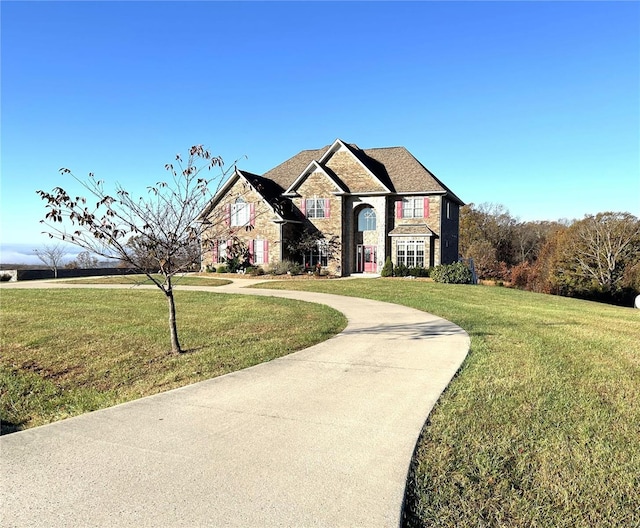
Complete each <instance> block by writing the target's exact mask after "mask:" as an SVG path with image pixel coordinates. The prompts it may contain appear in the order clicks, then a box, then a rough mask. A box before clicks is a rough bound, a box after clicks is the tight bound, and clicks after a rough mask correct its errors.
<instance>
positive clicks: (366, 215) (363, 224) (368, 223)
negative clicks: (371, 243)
mask: <svg viewBox="0 0 640 528" xmlns="http://www.w3.org/2000/svg"><path fill="white" fill-rule="evenodd" d="M375 230H376V211H375V209H374V208H373V207H365V208H364V209H362V210H361V211H360V212H359V213H358V231H375Z"/></svg>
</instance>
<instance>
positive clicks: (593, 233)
mask: <svg viewBox="0 0 640 528" xmlns="http://www.w3.org/2000/svg"><path fill="white" fill-rule="evenodd" d="M570 231H571V235H572V240H571V245H570V246H569V247H567V248H565V250H566V252H567V254H568V258H570V259H574V261H575V262H576V263H577V273H578V274H581V275H582V276H583V277H584V278H585V279H590V280H593V281H595V283H596V284H598V285H599V286H600V287H601V288H603V289H604V290H605V291H615V290H617V289H619V288H620V284H621V283H622V281H623V278H624V272H625V268H626V267H627V266H629V267H631V266H632V265H634V264H635V263H637V262H638V260H639V259H640V221H639V220H638V219H637V218H636V217H635V216H633V215H631V214H629V213H612V212H607V213H598V214H597V215H595V216H587V217H585V218H584V219H583V220H580V221H578V222H576V223H575V224H574V225H573V226H572V227H571V228H570Z"/></svg>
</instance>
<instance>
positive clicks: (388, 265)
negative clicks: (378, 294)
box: [380, 257, 393, 277]
mask: <svg viewBox="0 0 640 528" xmlns="http://www.w3.org/2000/svg"><path fill="white" fill-rule="evenodd" d="M380 276H382V277H393V262H391V257H387V260H385V261H384V266H382V271H381V272H380Z"/></svg>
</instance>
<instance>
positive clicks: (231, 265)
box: [227, 257, 242, 273]
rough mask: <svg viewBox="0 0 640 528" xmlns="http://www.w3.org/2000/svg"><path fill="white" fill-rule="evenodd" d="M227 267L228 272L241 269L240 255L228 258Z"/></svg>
mask: <svg viewBox="0 0 640 528" xmlns="http://www.w3.org/2000/svg"><path fill="white" fill-rule="evenodd" d="M227 269H228V270H229V273H236V272H237V271H239V270H240V269H242V259H241V258H240V257H233V258H228V259H227Z"/></svg>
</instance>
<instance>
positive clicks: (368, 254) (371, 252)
mask: <svg viewBox="0 0 640 528" xmlns="http://www.w3.org/2000/svg"><path fill="white" fill-rule="evenodd" d="M357 256H358V259H357V266H356V268H357V269H356V271H357V272H358V273H362V272H365V273H375V272H376V271H378V266H377V258H376V246H364V245H358V255H357Z"/></svg>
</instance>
